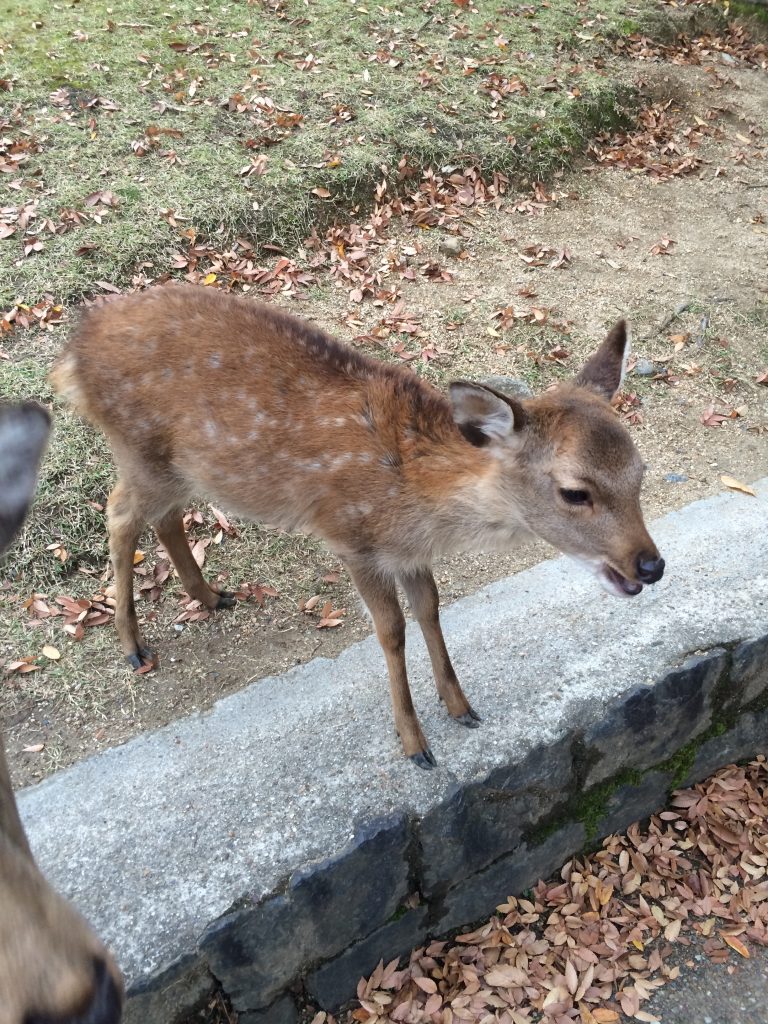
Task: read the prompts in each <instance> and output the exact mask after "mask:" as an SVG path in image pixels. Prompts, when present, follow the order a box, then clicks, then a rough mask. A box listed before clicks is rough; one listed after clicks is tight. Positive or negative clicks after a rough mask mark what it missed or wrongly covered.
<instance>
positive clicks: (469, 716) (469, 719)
mask: <svg viewBox="0 0 768 1024" xmlns="http://www.w3.org/2000/svg"><path fill="white" fill-rule="evenodd" d="M456 721H457V722H461V724H462V725H466V727H467V728H468V729H477V728H478V727H479V726H480V723H481V722H482V718H481V717H480V715H478V713H477V712H476V711H474V710H473V709H472V708H470V709H469V711H466V712H465V713H464V714H463V715H459V717H458V718H457V719H456Z"/></svg>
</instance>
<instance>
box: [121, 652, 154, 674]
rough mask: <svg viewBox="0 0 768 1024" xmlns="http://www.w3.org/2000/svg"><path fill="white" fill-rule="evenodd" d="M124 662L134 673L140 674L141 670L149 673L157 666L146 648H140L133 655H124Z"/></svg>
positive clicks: (152, 655)
mask: <svg viewBox="0 0 768 1024" xmlns="http://www.w3.org/2000/svg"><path fill="white" fill-rule="evenodd" d="M125 660H126V661H127V662H128V664H129V665H130V666H131V668H132V669H133V671H134V672H141V671H142V669H143V670H144V671H145V672H149V671H150V669H153V668H155V667H156V665H157V661H156V659H155V656H154V654H153V653H152V651H150V649H149V648H148V647H140V648H139V649H138V651H137V652H136V653H135V654H126V656H125Z"/></svg>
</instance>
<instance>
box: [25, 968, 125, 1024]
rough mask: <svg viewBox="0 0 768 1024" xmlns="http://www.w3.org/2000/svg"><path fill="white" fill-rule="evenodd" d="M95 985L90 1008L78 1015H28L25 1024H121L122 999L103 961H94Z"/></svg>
mask: <svg viewBox="0 0 768 1024" xmlns="http://www.w3.org/2000/svg"><path fill="white" fill-rule="evenodd" d="M93 968H94V972H95V975H96V977H95V985H94V990H93V997H92V999H91V1003H90V1006H88V1007H86V1008H85V1009H84V1010H83V1011H81V1012H80V1013H76V1014H63V1015H59V1014H53V1015H50V1014H47V1013H43V1014H38V1013H28V1014H27V1016H26V1017H25V1018H24V1024H119V1021H120V1018H121V1017H122V999H121V997H120V992H119V991H118V987H117V985H116V984H115V981H114V979H113V977H112V975H111V974H110V973H109V971H108V970H107V965H106V964H105V963H104V961H103V960H94V962H93Z"/></svg>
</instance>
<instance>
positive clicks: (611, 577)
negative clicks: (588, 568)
mask: <svg viewBox="0 0 768 1024" xmlns="http://www.w3.org/2000/svg"><path fill="white" fill-rule="evenodd" d="M600 575H601V576H602V578H603V580H605V582H606V583H607V584H608V590H610V591H611V593H612V594H616V595H617V596H618V597H636V596H637V595H638V594H639V593H640V591H641V590H642V589H643V584H642V583H636V582H635V581H634V580H628V579H627V577H626V576H622V575H621V573H620V572H619V571H618V570H617V569H614V568H613V566H612V565H608V563H607V562H605V563H603V566H602V569H601V572H600Z"/></svg>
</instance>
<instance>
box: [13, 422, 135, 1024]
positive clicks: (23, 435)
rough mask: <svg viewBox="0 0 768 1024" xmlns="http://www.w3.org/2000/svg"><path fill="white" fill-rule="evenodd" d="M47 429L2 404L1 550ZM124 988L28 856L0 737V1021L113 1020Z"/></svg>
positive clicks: (92, 1023)
mask: <svg viewBox="0 0 768 1024" xmlns="http://www.w3.org/2000/svg"><path fill="white" fill-rule="evenodd" d="M48 428H49V419H48V414H47V413H46V412H45V411H44V410H43V409H41V408H40V407H39V406H36V405H32V404H28V405H22V406H5V405H0V552H2V551H4V550H5V548H6V547H7V546H8V544H9V542H10V540H11V538H12V537H13V534H14V533H15V532H16V530H17V529H18V528H19V526H20V525H21V523H22V521H23V519H24V516H25V514H26V510H27V506H28V504H29V502H30V500H31V498H32V493H33V491H34V489H35V478H36V476H37V466H38V463H39V461H40V456H41V455H42V452H43V449H44V447H45V442H46V440H47V438H48ZM122 993H123V982H122V979H121V977H120V974H119V972H118V970H117V967H116V966H115V964H114V962H113V960H112V957H111V956H110V955H109V953H107V951H106V949H105V948H104V946H103V945H102V944H101V942H100V941H99V940H98V939H97V938H96V936H95V935H94V934H93V932H92V931H91V929H90V928H89V927H88V925H87V924H86V923H85V921H84V920H83V919H82V917H80V915H79V914H78V913H77V911H76V910H75V909H74V908H73V907H71V906H70V905H69V903H67V902H65V901H64V900H63V899H62V898H61V896H59V895H57V893H55V892H54V891H53V889H51V887H50V886H49V885H48V883H47V882H46V881H45V879H44V878H43V876H42V875H41V874H40V871H39V870H38V868H37V866H36V865H35V862H34V860H33V859H32V853H31V851H30V849H29V844H28V842H27V837H26V836H25V835H24V829H23V828H22V825H21V819H20V818H19V812H18V810H17V809H16V802H15V801H14V799H13V791H12V790H11V780H10V777H9V775H8V765H7V764H6V761H5V754H4V752H3V746H2V742H1V741H0V1024H117V1022H118V1021H119V1020H120V1016H121V1008H122Z"/></svg>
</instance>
